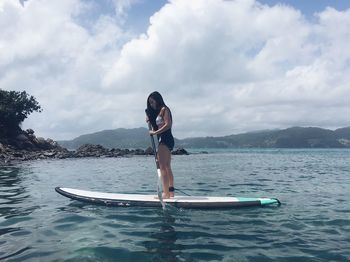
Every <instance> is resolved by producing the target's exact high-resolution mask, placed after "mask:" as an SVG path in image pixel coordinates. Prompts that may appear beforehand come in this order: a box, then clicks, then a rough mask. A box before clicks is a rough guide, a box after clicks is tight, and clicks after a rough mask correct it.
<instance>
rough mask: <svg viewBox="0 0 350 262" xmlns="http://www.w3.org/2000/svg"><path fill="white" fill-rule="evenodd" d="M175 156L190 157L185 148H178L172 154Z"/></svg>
mask: <svg viewBox="0 0 350 262" xmlns="http://www.w3.org/2000/svg"><path fill="white" fill-rule="evenodd" d="M171 153H172V154H173V155H189V153H188V152H187V151H186V150H185V149H184V148H177V149H176V150H174V151H172V152H171Z"/></svg>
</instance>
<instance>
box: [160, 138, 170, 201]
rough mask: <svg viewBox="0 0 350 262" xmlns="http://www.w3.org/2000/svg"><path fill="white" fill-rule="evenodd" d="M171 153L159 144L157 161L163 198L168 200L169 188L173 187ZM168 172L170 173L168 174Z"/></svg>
mask: <svg viewBox="0 0 350 262" xmlns="http://www.w3.org/2000/svg"><path fill="white" fill-rule="evenodd" d="M170 157H171V153H170V150H169V148H168V147H167V146H165V145H162V144H160V145H159V148H158V160H159V166H160V172H161V174H162V183H163V192H164V193H163V198H170V196H171V194H170V192H169V186H173V185H174V177H173V174H172V171H171V168H170ZM169 170H170V172H169Z"/></svg>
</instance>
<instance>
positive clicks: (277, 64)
mask: <svg viewBox="0 0 350 262" xmlns="http://www.w3.org/2000/svg"><path fill="white" fill-rule="evenodd" d="M136 2H137V1H114V2H113V3H114V4H115V5H114V6H115V8H116V11H115V16H110V15H109V16H107V15H101V16H99V17H98V19H97V20H95V21H93V23H90V24H89V25H91V26H90V27H89V28H86V26H82V25H81V23H80V22H79V19H78V18H79V16H80V15H82V13H83V12H85V11H86V9H88V8H91V7H89V6H87V5H86V4H84V3H83V1H78V0H64V1H58V0H57V1H43V0H29V1H26V2H25V4H24V7H22V6H21V5H20V4H19V3H18V4H15V3H14V2H13V1H12V0H3V2H1V5H0V31H1V32H2V34H1V36H0V88H4V89H7V90H23V89H25V90H27V91H28V92H29V93H31V94H33V95H34V96H35V97H37V99H38V100H39V102H40V104H42V106H43V108H44V112H43V113H41V114H34V115H33V116H30V118H29V119H28V120H26V121H25V125H26V126H31V127H32V128H33V129H34V130H36V131H37V132H38V133H39V134H42V135H44V136H47V137H52V138H54V139H62V138H72V137H74V136H77V135H80V134H83V133H88V132H92V131H98V130H102V129H110V128H117V127H138V126H143V125H144V116H143V109H144V107H145V102H146V101H145V100H146V98H147V95H148V94H149V93H150V92H151V91H154V90H158V91H160V92H161V93H162V94H163V95H164V98H165V100H166V102H167V103H168V104H169V106H170V107H171V108H172V111H173V115H174V133H175V136H177V137H188V136H203V135H213V136H218V135H224V134H232V133H237V132H244V131H250V130H256V129H265V128H284V127H289V126H292V125H305V126H321V127H328V128H336V127H341V126H346V125H350V121H349V120H348V119H347V118H346V116H347V115H348V114H349V113H350V109H349V107H348V106H347V104H348V101H347V100H346V98H348V97H349V95H350V87H349V84H348V83H349V80H350V79H349V76H350V74H349V69H350V62H349V61H350V51H349V49H348V48H347V45H348V43H349V42H350V41H349V40H350V33H349V28H350V10H347V11H342V12H341V11H337V10H335V9H332V8H327V9H326V10H324V11H323V12H321V13H319V14H317V18H318V19H315V21H312V22H311V21H308V20H307V19H306V18H305V17H304V16H303V15H302V13H301V12H300V11H298V10H296V9H293V8H292V7H290V6H284V5H276V6H273V7H269V6H266V5H262V4H260V3H259V2H256V1H254V0H249V1H247V0H236V1H216V0H215V1H213V0H193V1H186V0H173V1H170V2H169V3H167V4H166V5H165V6H164V7H163V8H162V9H161V10H160V11H159V12H157V13H156V14H154V15H153V16H152V17H151V19H150V26H149V28H148V31H147V32H146V33H145V34H142V35H140V36H137V37H132V36H131V35H130V34H128V32H124V31H123V30H122V28H121V27H120V21H122V20H123V17H125V15H127V13H126V10H128V9H129V8H131V6H132V4H134V3H136ZM118 15H119V16H118Z"/></svg>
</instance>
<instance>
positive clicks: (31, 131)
mask: <svg viewBox="0 0 350 262" xmlns="http://www.w3.org/2000/svg"><path fill="white" fill-rule="evenodd" d="M26 132H27V134H28V135H34V130H33V129H27V130H26Z"/></svg>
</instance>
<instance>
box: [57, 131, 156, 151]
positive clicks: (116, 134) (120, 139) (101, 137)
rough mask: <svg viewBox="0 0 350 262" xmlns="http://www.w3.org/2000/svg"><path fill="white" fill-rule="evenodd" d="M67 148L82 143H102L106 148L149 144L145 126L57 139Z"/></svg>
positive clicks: (144, 146) (142, 146)
mask: <svg viewBox="0 0 350 262" xmlns="http://www.w3.org/2000/svg"><path fill="white" fill-rule="evenodd" d="M57 142H58V143H59V144H60V145H61V146H63V147H66V148H68V149H77V148H78V147H79V146H81V145H83V144H94V145H97V144H99V145H102V146H104V147H107V148H146V147H147V146H146V145H147V144H148V145H149V144H150V138H149V136H148V130H147V129H146V128H143V127H140V128H133V129H125V128H118V129H114V130H104V131H100V132H96V133H92V134H86V135H81V136H79V137H77V138H74V139H73V140H66V141H57Z"/></svg>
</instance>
